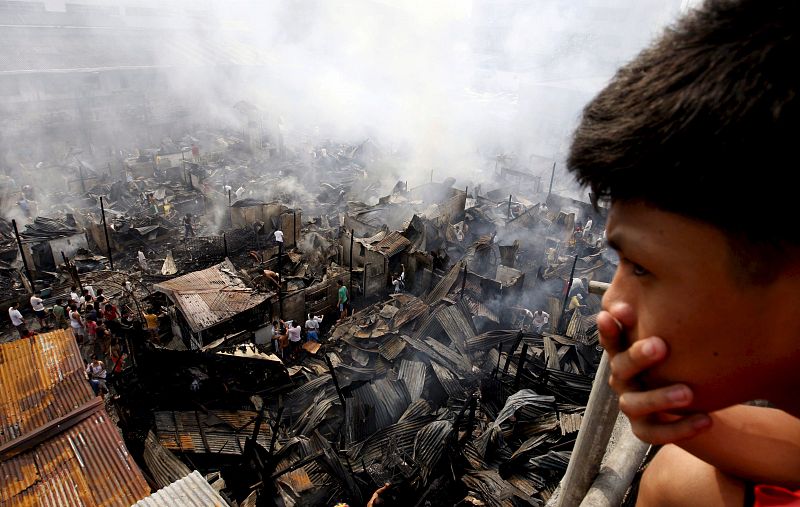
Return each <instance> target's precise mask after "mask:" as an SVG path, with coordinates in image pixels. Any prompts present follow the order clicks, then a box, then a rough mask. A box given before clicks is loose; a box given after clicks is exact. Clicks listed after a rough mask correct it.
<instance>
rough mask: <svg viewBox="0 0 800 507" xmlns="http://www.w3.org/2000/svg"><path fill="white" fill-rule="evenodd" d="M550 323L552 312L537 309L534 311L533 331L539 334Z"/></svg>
mask: <svg viewBox="0 0 800 507" xmlns="http://www.w3.org/2000/svg"><path fill="white" fill-rule="evenodd" d="M549 323H550V314H549V313H547V312H545V311H543V310H536V311H535V312H533V320H532V321H531V326H532V327H533V331H534V332H535V333H537V334H542V331H543V330H544V329H545V327H547V325H548V324H549Z"/></svg>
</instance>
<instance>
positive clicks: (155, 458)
mask: <svg viewBox="0 0 800 507" xmlns="http://www.w3.org/2000/svg"><path fill="white" fill-rule="evenodd" d="M142 457H143V458H144V462H145V465H146V466H147V470H148V471H149V472H150V477H151V478H152V479H153V482H154V483H155V484H156V486H158V487H160V488H165V487H167V486H169V485H170V484H172V483H173V482H175V481H177V480H179V479H181V478H183V477H186V476H187V475H189V473H191V470H189V467H187V466H186V465H185V464H184V463H183V462H182V461H181V460H179V459H178V458H177V456H175V455H174V454H173V453H172V452H170V451H168V450H167V449H165V448H164V446H163V445H161V444H160V443H159V442H158V438H156V435H155V433H153V432H152V431H149V432H147V438H146V439H145V441H144V453H143V456H142Z"/></svg>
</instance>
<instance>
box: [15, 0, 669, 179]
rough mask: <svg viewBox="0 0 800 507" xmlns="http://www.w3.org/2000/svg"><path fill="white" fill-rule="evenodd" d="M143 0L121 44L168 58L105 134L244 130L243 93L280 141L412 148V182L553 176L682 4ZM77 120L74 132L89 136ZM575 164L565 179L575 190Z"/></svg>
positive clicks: (130, 84)
mask: <svg viewBox="0 0 800 507" xmlns="http://www.w3.org/2000/svg"><path fill="white" fill-rule="evenodd" d="M87 3H88V4H94V3H97V2H93V1H89V0H87ZM112 3H113V2H112ZM139 3H140V4H141V6H142V7H141V8H140V9H139V10H143V9H145V8H146V9H149V10H150V13H151V14H150V15H151V18H145V17H139V18H136V19H137V20H138V21H137V22H139V23H141V24H144V25H147V30H142V31H141V35H139V36H138V37H136V38H135V39H136V40H132V39H133V38H132V37H130V36H129V35H130V34H127V32H124V31H122V32H121V34H122V35H120V36H119V37H117V38H115V39H114V44H117V45H118V46H116V48H115V52H116V53H117V54H128V53H134V54H136V55H138V56H140V58H139V59H138V61H140V62H141V63H146V64H147V66H148V68H156V69H164V70H163V72H162V73H161V74H160V75H158V78H157V79H156V78H153V77H147V78H145V79H143V80H138V81H137V79H135V74H132V76H133V77H130V76H129V77H127V78H125V79H126V82H125V86H127V88H125V90H126V91H125V93H126V94H133V95H135V97H137V98H136V101H139V102H141V105H142V107H141V108H139V109H136V108H135V107H133V106H131V107H132V110H131V111H130V114H129V115H127V116H126V115H125V114H122V113H120V112H117V113H115V114H116V115H117V116H116V117H115V118H116V119H115V120H114V121H113V125H112V126H111V127H109V128H106V129H104V130H105V132H106V133H107V135H108V139H102V140H101V139H97V135H95V136H94V138H92V139H91V141H92V142H93V143H96V144H98V145H99V144H101V143H103V142H105V143H110V144H112V145H113V146H114V147H116V148H126V149H128V150H129V151H132V150H133V148H135V147H141V146H145V145H146V144H145V143H146V142H147V143H150V144H149V145H150V146H155V145H157V144H158V141H159V139H157V138H156V139H153V138H152V137H153V136H152V135H151V132H150V129H133V128H132V127H130V125H132V124H135V123H136V122H137V121H140V122H141V121H145V122H146V121H150V122H155V121H157V122H159V123H160V124H162V125H167V124H169V122H170V121H175V124H176V125H181V126H182V127H184V128H185V127H187V125H189V124H192V125H195V126H199V125H208V126H212V127H221V126H222V127H228V128H231V129H234V130H235V131H238V132H239V133H240V134H243V133H244V131H245V130H246V126H245V125H246V118H245V117H244V116H243V114H242V112H241V111H237V110H236V109H235V108H234V107H233V106H234V104H236V103H238V102H239V101H247V102H248V103H250V104H253V105H254V106H256V107H257V108H258V109H259V111H260V112H259V122H260V123H261V125H259V128H260V129H261V130H263V131H265V132H268V133H269V134H270V135H271V140H272V142H273V144H278V143H279V139H278V138H279V137H280V136H282V137H283V141H284V142H285V143H286V145H287V146H290V147H291V146H293V145H294V146H298V145H301V144H306V145H309V144H310V145H313V144H315V143H320V142H323V141H325V140H327V139H332V140H334V141H341V142H349V143H353V144H357V143H360V142H361V141H363V140H364V139H366V138H370V139H374V140H376V141H378V143H380V145H381V146H382V147H384V148H385V149H386V151H388V152H390V153H400V154H403V164H402V174H399V175H398V174H392V175H391V176H392V177H391V178H390V177H386V178H384V179H385V182H386V184H387V185H389V184H394V182H395V181H396V180H397V179H402V180H406V181H408V183H409V187H414V186H417V185H419V184H421V183H424V182H427V181H428V180H429V179H430V172H431V170H433V171H434V179H435V180H437V181H442V180H444V179H445V178H446V177H448V176H453V177H455V178H456V179H457V182H456V185H457V186H459V187H462V186H463V184H464V183H471V184H476V183H481V182H486V183H488V184H489V186H485V188H486V189H490V188H491V180H492V177H493V176H492V170H493V169H494V167H495V160H496V157H497V156H498V155H501V154H512V155H513V158H514V159H515V160H516V161H517V163H518V164H519V166H520V167H521V168H523V169H529V170H531V171H533V172H534V173H536V174H538V175H540V176H542V177H543V179H544V180H545V181H548V180H549V177H550V167H551V165H552V162H553V161H555V162H556V163H557V164H558V166H559V167H560V168H563V161H564V158H565V154H566V151H567V149H568V146H569V138H570V133H571V131H572V129H573V128H574V126H575V124H576V121H577V119H578V118H579V115H580V111H581V108H582V106H583V105H584V104H585V103H586V101H587V100H589V99H590V98H591V97H592V96H593V95H594V94H595V93H596V92H597V91H599V90H600V88H601V87H602V86H603V84H604V83H605V82H607V80H608V79H609V78H610V77H611V76H612V75H613V72H614V71H615V69H616V68H617V67H618V66H619V65H620V64H622V63H623V62H624V61H626V60H627V59H629V58H630V57H632V56H633V55H634V54H635V53H637V52H638V51H639V50H640V49H641V48H642V47H644V46H645V45H646V43H647V42H648V41H649V40H650V39H651V38H652V37H653V36H654V35H655V34H657V33H658V32H659V31H660V30H661V29H662V28H663V27H664V26H665V25H667V24H668V23H670V22H671V21H672V20H673V19H674V18H675V16H676V15H677V14H678V12H679V10H680V8H681V2H680V1H679V0H674V1H669V2H664V1H662V0H605V1H601V0H570V1H567V0H543V1H539V2H523V1H519V0H497V1H490V0H473V1H472V2H466V1H463V0H440V1H437V2H425V1H422V0H341V1H336V2H328V1H323V0H296V1H289V0H281V1H273V2H262V1H255V0H224V1H223V0H218V1H206V2H200V3H196V2H185V3H182V2H179V3H178V4H176V5H178V6H172V5H170V6H168V7H166V6H163V3H162V4H156V3H154V2H149V1H146V0H141V1H140V2H138V3H132V2H127V3H126V4H125V5H126V6H127V7H124V10H121V11H120V12H126V13H127V14H128V15H131V13H135V12H138V11H136V10H135V6H136V5H138V4H139ZM684 3H685V2H684ZM130 4H132V5H130ZM104 5H105V4H104ZM119 9H123V7H120V8H119ZM108 32H110V31H106V32H104V35H103V37H106V38H107V37H113V36H112V35H109V33H108ZM126 34H127V35H126ZM67 35H69V33H65V36H67ZM98 40H100V39H98ZM67 42H68V41H67ZM64 47H66V48H70V47H72V46H71V45H70V44H65V46H64ZM121 60H124V58H123V59H121ZM122 63H126V62H122ZM95 77H96V78H97V80H98V82H99V83H100V86H103V84H104V83H106V82H107V81H109V80H111V78H110V77H109V76H107V75H106V74H104V73H102V72H101V73H100V74H99V75H97V76H94V75H87V76H84V75H82V76H81V77H80V79H83V80H85V79H88V78H92V79H94V78H95ZM32 79H33V78H32ZM36 79H38V78H36ZM41 79H51V77H48V76H44V77H42V78H41ZM114 79H117V78H116V77H115V78H114ZM120 79H122V78H120ZM51 86H52V85H51ZM142 90H144V91H142ZM137 94H138V95H137ZM125 96H127V95H125ZM120 97H123V94H120ZM137 104H138V102H137ZM86 108H89V106H88V105H87V106H86ZM142 111H144V112H142ZM175 118H183V119H184V121H180V122H179V121H177V120H175ZM173 130H174V129H173ZM81 131H82V130H81V129H77V132H78V134H76V135H77V138H75V139H67V140H65V141H64V144H65V145H69V144H72V143H77V142H79V141H81V139H80V137H81V136H80V135H79V134H80V133H81ZM184 133H185V132H184ZM84 134H85V133H84ZM41 135H49V134H47V133H46V132H44V131H42V132H41ZM148 136H149V137H150V138H148ZM84 137H87V136H84ZM6 148H8V147H6ZM6 151H11V152H13V151H14V149H13V148H12V149H10V150H8V149H7V150H6ZM7 158H8V156H7ZM368 170H369V168H368ZM564 175H565V173H563V172H561V171H559V173H558V174H557V176H556V181H555V185H554V190H556V191H560V192H570V191H571V188H570V185H571V183H570V182H571V180H570V179H569V178H568V177H566V176H564Z"/></svg>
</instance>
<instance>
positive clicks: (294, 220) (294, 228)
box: [292, 210, 297, 248]
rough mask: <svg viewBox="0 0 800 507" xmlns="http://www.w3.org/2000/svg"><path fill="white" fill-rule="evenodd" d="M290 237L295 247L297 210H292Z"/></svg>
mask: <svg viewBox="0 0 800 507" xmlns="http://www.w3.org/2000/svg"><path fill="white" fill-rule="evenodd" d="M292 238H293V239H294V247H295V248H297V211H294V210H292Z"/></svg>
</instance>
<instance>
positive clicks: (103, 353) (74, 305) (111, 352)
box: [8, 286, 158, 394]
mask: <svg viewBox="0 0 800 507" xmlns="http://www.w3.org/2000/svg"><path fill="white" fill-rule="evenodd" d="M49 293H50V289H44V290H42V291H41V292H40V293H39V294H34V295H33V296H31V298H30V306H31V310H32V312H33V314H34V318H35V322H34V321H31V322H30V323H29V322H27V321H26V320H25V318H24V317H23V315H22V312H21V311H20V306H19V304H18V303H13V304H12V305H11V307H10V308H9V310H8V315H9V318H10V319H11V324H12V325H13V326H14V328H15V329H16V332H17V334H18V336H19V338H34V337H35V336H36V332H37V331H38V332H44V331H50V330H55V329H69V330H70V331H71V332H72V335H73V336H74V337H75V340H76V342H77V343H78V347H79V349H80V351H81V355H82V357H83V359H84V361H85V362H86V363H87V367H86V376H87V379H88V380H89V381H90V384H91V386H92V389H93V390H94V392H95V394H101V393H103V392H106V391H107V389H106V385H105V380H106V366H105V365H106V364H108V365H110V369H111V371H112V372H114V373H120V372H121V371H122V369H123V368H124V367H125V360H126V358H127V355H128V350H127V343H126V341H125V340H124V339H123V337H124V336H125V335H126V333H127V331H128V330H130V329H132V327H133V322H134V320H135V315H134V314H133V312H132V311H131V310H130V309H129V308H128V306H127V305H122V309H120V307H119V306H118V305H117V304H116V303H115V302H114V301H111V300H110V299H108V298H107V297H106V296H105V295H104V293H103V289H102V288H98V289H97V290H95V289H94V288H93V287H91V286H85V287H83V289H82V290H80V291H79V290H78V288H77V287H75V286H73V287H72V288H71V289H70V293H69V296H68V297H63V298H57V299H56V300H55V303H54V304H53V306H52V307H51V308H49V309H48V308H46V307H45V305H44V298H45V297H47V296H48V295H49ZM149 316H151V317H156V318H157V316H154V315H150V314H148V313H144V314H143V318H144V319H145V322H146V326H145V327H147V328H148V331H149V330H150V328H153V327H154V329H155V330H156V332H157V330H158V323H157V320H156V323H155V325H154V326H153V325H152V323H151V322H150V321H151V320H152V319H148V317H149ZM34 324H38V328H36V329H35V328H34Z"/></svg>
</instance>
